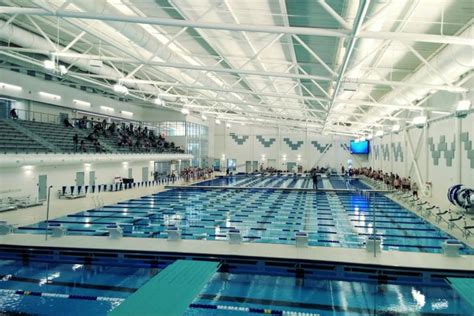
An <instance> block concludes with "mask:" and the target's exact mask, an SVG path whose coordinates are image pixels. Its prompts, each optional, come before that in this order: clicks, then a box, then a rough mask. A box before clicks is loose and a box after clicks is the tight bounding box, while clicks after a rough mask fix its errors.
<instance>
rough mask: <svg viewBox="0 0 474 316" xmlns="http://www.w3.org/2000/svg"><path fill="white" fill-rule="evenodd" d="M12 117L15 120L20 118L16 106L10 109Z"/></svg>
mask: <svg viewBox="0 0 474 316" xmlns="http://www.w3.org/2000/svg"><path fill="white" fill-rule="evenodd" d="M10 117H11V118H12V119H13V120H18V114H16V109H15V108H12V109H11V110H10Z"/></svg>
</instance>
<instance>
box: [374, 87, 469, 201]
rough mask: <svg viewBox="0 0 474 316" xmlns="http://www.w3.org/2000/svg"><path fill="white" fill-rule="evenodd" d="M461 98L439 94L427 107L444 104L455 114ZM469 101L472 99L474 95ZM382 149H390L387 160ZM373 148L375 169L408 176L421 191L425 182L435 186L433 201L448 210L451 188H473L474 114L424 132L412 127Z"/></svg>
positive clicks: (378, 141)
mask: <svg viewBox="0 0 474 316" xmlns="http://www.w3.org/2000/svg"><path fill="white" fill-rule="evenodd" d="M472 84H474V80H471V81H470V82H468V83H467V85H470V87H472ZM459 98H460V97H459V96H457V95H453V94H449V93H446V92H439V93H438V94H436V95H434V96H433V97H432V98H431V99H430V101H429V104H428V106H440V105H442V106H443V107H444V108H446V109H447V111H452V109H454V108H455V105H456V103H457V101H458V100H459ZM468 98H471V99H472V98H473V95H472V93H471V94H470V95H468ZM463 139H464V140H465V141H462V140H463ZM410 141H411V144H412V147H413V152H412V149H411V147H410ZM398 144H400V148H401V152H402V153H403V161H401V159H400V156H398V157H397V160H396V159H395V153H394V151H393V147H392V146H397V145H398ZM430 144H432V145H430ZM382 146H383V147H385V148H389V152H388V153H387V154H386V155H385V157H384V155H383V150H382ZM371 147H372V148H371V154H370V161H371V165H372V166H373V167H374V168H377V169H382V170H384V171H386V172H394V173H397V174H399V175H400V176H403V177H406V176H409V177H411V178H412V179H413V180H417V181H418V183H419V185H420V188H424V186H425V184H426V182H429V183H432V196H431V197H430V198H431V200H432V202H433V203H435V204H437V205H439V206H441V207H449V202H448V200H447V197H446V194H447V190H448V188H449V187H450V186H452V185H455V184H460V183H462V184H465V185H469V186H471V187H474V113H473V112H471V113H470V114H469V115H468V117H466V118H463V119H459V118H456V117H454V116H449V117H445V118H438V119H435V120H433V121H432V122H430V123H429V124H428V126H427V127H425V128H424V129H419V128H416V127H412V128H408V129H407V130H406V131H400V132H399V133H398V134H389V135H385V136H383V137H382V138H376V139H374V140H373V141H372V146H371ZM414 158H415V159H414ZM415 162H416V166H417V167H418V170H417V168H415ZM418 171H419V172H418Z"/></svg>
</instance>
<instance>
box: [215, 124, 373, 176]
mask: <svg viewBox="0 0 474 316" xmlns="http://www.w3.org/2000/svg"><path fill="white" fill-rule="evenodd" d="M213 129H214V137H215V139H214V142H213V143H212V144H210V147H211V146H212V147H213V148H210V155H211V154H212V152H213V157H214V159H221V158H222V156H223V155H224V156H225V158H226V159H236V160H237V165H238V166H239V167H238V169H237V171H245V162H246V161H259V164H260V163H262V162H263V163H264V166H268V160H269V159H275V160H276V167H277V168H278V169H282V170H286V163H287V162H296V163H297V164H299V165H302V166H303V168H304V169H306V170H308V169H310V168H312V167H315V166H316V165H318V166H320V167H331V168H339V166H340V164H341V163H342V164H344V165H346V163H347V160H348V159H352V161H353V164H354V165H355V166H360V165H365V164H366V163H367V158H366V156H360V155H351V154H350V153H349V151H348V149H346V148H347V147H346V148H344V147H343V146H348V144H349V138H347V137H340V136H334V135H330V136H324V135H319V134H315V133H311V132H308V133H306V132H304V131H302V132H299V131H298V132H296V131H289V130H283V129H281V130H280V129H278V128H262V127H258V126H253V125H252V126H247V125H246V126H241V125H236V126H232V127H230V128H227V127H226V126H225V124H224V123H222V124H221V125H215V126H214V128H213ZM232 135H234V136H232ZM244 138H245V140H243V139H244ZM271 139H273V140H274V141H273V142H272V143H271V145H270V144H269V143H267V144H268V146H267V147H266V146H265V145H264V144H262V143H265V142H266V141H268V142H270V140H271ZM239 140H241V144H239ZM262 140H263V141H262ZM313 142H317V143H318V145H319V146H320V148H321V151H322V152H321V151H320V150H318V149H317V148H316V147H315V145H314V143H313ZM289 143H290V144H293V148H292V147H290V145H289ZM298 143H299V144H300V145H298ZM326 146H330V147H329V149H328V150H327V151H326V152H324V148H325V147H326ZM323 153H324V154H323ZM262 155H265V158H264V159H262ZM284 155H286V159H285V157H284ZM221 165H222V163H221Z"/></svg>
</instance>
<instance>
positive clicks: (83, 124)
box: [79, 116, 87, 129]
mask: <svg viewBox="0 0 474 316" xmlns="http://www.w3.org/2000/svg"><path fill="white" fill-rule="evenodd" d="M79 128H80V129H84V128H87V116H83V117H82V118H81V119H80V120H79Z"/></svg>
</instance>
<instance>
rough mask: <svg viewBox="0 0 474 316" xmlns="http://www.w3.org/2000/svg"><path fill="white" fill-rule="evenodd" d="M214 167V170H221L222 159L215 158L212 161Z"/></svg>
mask: <svg viewBox="0 0 474 316" xmlns="http://www.w3.org/2000/svg"><path fill="white" fill-rule="evenodd" d="M212 169H213V170H214V171H221V161H220V159H214V161H213V162H212Z"/></svg>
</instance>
